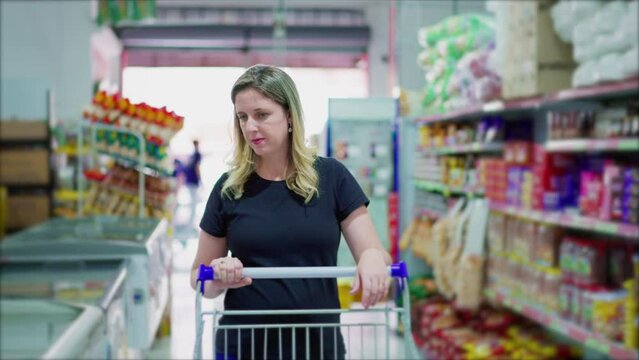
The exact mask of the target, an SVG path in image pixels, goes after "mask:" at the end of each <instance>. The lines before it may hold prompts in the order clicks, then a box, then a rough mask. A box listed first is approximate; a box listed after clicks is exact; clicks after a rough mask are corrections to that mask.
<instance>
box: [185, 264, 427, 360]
mask: <svg viewBox="0 0 639 360" xmlns="http://www.w3.org/2000/svg"><path fill="white" fill-rule="evenodd" d="M388 272H389V275H390V276H391V277H392V278H393V279H395V280H397V284H398V289H399V291H401V296H402V305H403V306H402V307H392V306H389V304H388V303H387V304H386V305H385V306H384V307H375V308H371V309H368V310H366V309H308V310H244V311H237V310H235V311H232V310H213V311H205V312H203V311H202V295H203V292H204V282H205V281H209V280H213V279H214V278H215V275H214V273H213V269H212V267H209V266H205V265H200V268H199V271H198V278H197V281H196V289H197V291H196V293H197V294H196V299H195V309H196V310H195V322H196V325H195V326H196V339H195V346H194V351H193V357H194V359H201V358H202V335H203V331H204V317H205V316H207V317H212V320H213V321H212V322H213V334H212V342H213V344H212V347H213V356H214V357H216V358H218V356H219V355H220V354H219V350H218V353H217V354H216V349H215V347H216V345H215V339H216V336H219V335H217V331H216V330H220V331H224V338H225V341H224V349H223V353H222V354H221V355H222V358H223V359H225V360H226V359H229V360H231V359H233V360H234V359H242V358H248V356H247V354H242V346H241V338H240V332H244V331H247V332H248V331H250V332H251V354H250V358H251V359H254V358H255V356H256V354H255V331H256V330H262V331H263V333H264V343H265V344H268V341H267V340H268V334H269V333H272V332H277V335H278V339H279V340H278V345H279V354H280V358H281V357H282V353H283V352H282V349H283V347H284V346H290V347H291V350H292V357H293V359H294V358H295V356H296V352H297V346H296V338H298V336H296V335H294V334H295V333H296V332H298V331H300V330H305V331H304V333H305V338H306V341H305V354H306V358H310V355H309V354H310V348H309V343H310V341H309V333H310V331H311V329H319V331H320V332H321V335H320V354H319V355H320V357H321V358H323V357H324V355H325V354H324V350H323V349H324V346H323V345H324V334H325V331H326V329H332V331H333V337H332V338H333V342H334V344H333V351H334V354H333V355H334V356H333V358H335V359H337V358H339V356H341V354H339V356H338V353H337V331H338V328H339V331H342V335H343V338H344V341H345V342H346V349H347V353H346V354H345V356H346V358H348V357H349V356H350V355H351V354H350V351H349V349H351V341H350V337H351V336H350V335H351V329H353V328H356V329H357V328H359V330H360V344H359V345H360V351H361V354H363V353H364V347H365V344H364V343H365V341H364V330H365V329H367V330H369V329H371V328H372V329H373V339H372V340H373V341H374V343H373V346H374V354H373V356H374V357H373V358H375V359H380V358H384V359H390V356H391V354H390V333H391V325H390V322H391V314H397V315H399V317H400V320H401V325H403V345H404V346H403V347H404V358H406V359H417V358H420V357H421V355H420V353H419V351H418V350H417V347H416V345H415V342H414V340H413V336H412V330H411V321H410V297H409V292H408V286H406V281H407V279H408V271H407V268H406V264H405V263H404V262H400V263H397V264H393V265H391V266H389V267H388ZM355 273H356V268H355V267H289V268H285V267H282V268H244V270H243V276H248V277H251V278H254V279H283V278H339V277H352V276H354V275H355ZM358 313H360V314H361V313H378V314H379V315H383V320H382V321H372V322H371V321H367V322H355V323H352V322H351V323H349V322H346V323H345V322H342V321H340V322H338V323H291V324H288V323H287V324H258V325H253V324H251V325H219V324H218V320H219V318H220V317H221V316H224V315H228V316H256V315H260V316H271V315H280V316H281V315H285V316H294V315H331V314H332V315H340V317H341V315H342V314H358ZM283 329H287V330H288V329H290V332H291V341H290V344H289V343H286V344H285V345H283V341H282V330H283ZM380 329H381V330H382V331H384V333H383V334H384V335H383V336H384V343H383V345H384V346H383V347H384V350H383V351H382V353H381V354H380V353H379V352H378V344H379V343H378V332H379V330H380ZM228 331H234V332H235V333H237V340H238V345H237V351H238V353H237V354H236V355H235V354H234V355H229V354H228V337H227V335H226V334H227V333H228ZM329 331H330V330H329ZM344 331H345V332H344ZM347 339H348V340H347ZM302 340H303V339H302ZM303 343H304V342H303ZM366 345H369V344H366ZM267 348H268V345H265V346H264V354H257V355H258V356H259V357H261V355H263V356H264V358H266V357H267V356H266V355H267Z"/></svg>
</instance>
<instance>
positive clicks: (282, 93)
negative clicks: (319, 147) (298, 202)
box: [222, 65, 319, 203]
mask: <svg viewBox="0 0 639 360" xmlns="http://www.w3.org/2000/svg"><path fill="white" fill-rule="evenodd" d="M246 89H255V90H257V91H259V92H260V93H261V94H262V95H264V96H266V97H267V98H269V99H271V100H273V101H275V102H276V103H278V104H280V105H281V106H282V107H283V108H284V110H285V111H286V112H287V113H288V114H289V115H290V119H291V129H292V132H290V133H289V140H290V141H289V152H288V154H289V159H288V160H289V164H291V165H292V168H293V169H292V170H293V171H292V172H291V173H290V175H288V176H287V177H286V186H287V187H288V188H289V189H290V190H292V191H293V192H294V193H296V194H298V195H299V196H301V197H302V198H303V199H304V202H305V203H308V202H309V201H311V199H312V198H313V195H319V190H318V182H319V176H318V174H317V171H316V170H315V167H314V163H315V159H316V155H315V152H314V151H313V149H311V148H309V147H307V146H306V144H305V143H304V121H303V115H302V107H301V105H300V98H299V95H298V93H297V88H296V87H295V83H294V82H293V80H292V79H291V78H290V77H289V76H288V74H286V73H285V72H284V71H282V70H281V69H278V68H276V67H274V66H268V65H254V66H252V67H250V68H248V69H247V70H246V72H244V74H242V76H240V78H239V79H237V81H236V82H235V85H233V90H232V91H231V101H233V104H235V97H236V96H237V94H238V93H239V92H241V91H243V90H246ZM234 118H235V120H234V128H235V130H234V135H235V149H234V152H233V157H232V159H231V161H230V165H231V169H230V170H229V172H228V178H227V179H226V181H225V182H224V186H223V187H222V194H224V195H225V196H227V197H229V198H232V199H240V198H241V197H242V195H243V194H244V184H246V181H247V180H248V178H249V176H250V175H251V173H253V172H254V171H255V161H256V155H255V153H254V152H253V150H252V149H251V147H250V146H249V144H248V143H247V142H246V139H244V136H243V135H242V129H241V128H240V122H239V119H238V117H237V114H235V115H234Z"/></svg>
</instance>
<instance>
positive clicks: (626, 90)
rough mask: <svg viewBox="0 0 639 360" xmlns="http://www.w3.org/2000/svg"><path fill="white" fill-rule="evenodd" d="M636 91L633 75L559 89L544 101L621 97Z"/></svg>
mask: <svg viewBox="0 0 639 360" xmlns="http://www.w3.org/2000/svg"><path fill="white" fill-rule="evenodd" d="M637 92H639V78H637V77H634V78H630V79H626V80H622V81H617V82H611V83H606V84H599V85H593V86H588V87H582V88H575V89H566V90H563V91H559V92H557V93H555V94H552V95H550V96H548V97H547V98H546V100H545V103H546V104H551V103H556V102H560V101H571V100H586V99H592V98H614V97H623V96H628V95H633V94H634V95H636V94H637Z"/></svg>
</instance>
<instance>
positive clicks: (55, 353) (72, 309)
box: [0, 299, 103, 359]
mask: <svg viewBox="0 0 639 360" xmlns="http://www.w3.org/2000/svg"><path fill="white" fill-rule="evenodd" d="M0 315H1V316H2V322H1V323H0V329H1V330H2V331H0V339H1V340H2V341H1V342H0V343H1V344H2V346H0V358H3V359H7V358H12V359H15V358H26V359H36V358H41V357H47V354H49V355H50V356H49V358H67V359H68V358H74V357H77V354H79V353H80V352H81V351H82V350H83V346H82V344H83V343H84V342H85V341H87V335H88V334H89V333H91V332H92V331H93V329H95V328H96V326H98V325H99V324H100V323H101V322H102V321H103V320H102V319H103V315H102V312H101V311H100V310H99V309H98V308H97V307H94V306H78V305H71V304H66V303H62V302H57V301H51V300H39V299H20V300H11V299H0ZM51 355H52V356H51Z"/></svg>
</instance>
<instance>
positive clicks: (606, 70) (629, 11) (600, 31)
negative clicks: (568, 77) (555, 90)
mask: <svg viewBox="0 0 639 360" xmlns="http://www.w3.org/2000/svg"><path fill="white" fill-rule="evenodd" d="M638 4H639V2H638V1H637V0H634V1H621V0H616V1H610V2H604V1H575V0H572V1H570V0H563V1H560V2H558V3H557V4H555V5H554V7H553V9H552V11H551V14H552V18H553V24H554V27H555V30H556V31H557V33H558V34H559V36H560V37H561V38H562V39H563V40H564V41H566V42H572V43H573V56H574V59H575V60H576V61H577V62H578V63H579V67H578V68H577V70H576V71H575V73H574V75H573V79H572V85H573V86H574V87H579V86H588V85H593V84H597V83H600V82H606V81H618V80H622V79H624V78H628V77H631V76H633V75H636V74H637V73H638V72H639V47H638V46H639V25H638V21H637V16H638V14H639V8H638Z"/></svg>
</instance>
